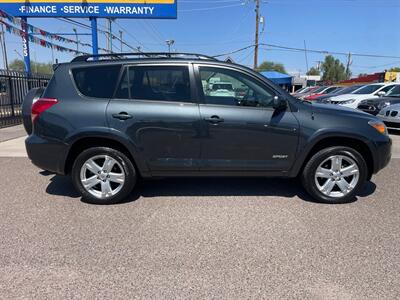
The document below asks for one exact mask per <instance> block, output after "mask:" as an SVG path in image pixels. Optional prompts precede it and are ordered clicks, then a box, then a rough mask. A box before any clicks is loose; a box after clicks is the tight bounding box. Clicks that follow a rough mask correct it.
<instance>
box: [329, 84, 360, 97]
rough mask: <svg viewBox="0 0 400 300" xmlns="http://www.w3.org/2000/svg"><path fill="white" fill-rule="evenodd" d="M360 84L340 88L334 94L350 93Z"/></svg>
mask: <svg viewBox="0 0 400 300" xmlns="http://www.w3.org/2000/svg"><path fill="white" fill-rule="evenodd" d="M360 87H362V85H353V86H349V87H345V88H342V89H341V90H339V91H337V92H336V93H335V94H339V95H344V94H352V93H353V92H354V91H355V90H358V89H359V88H360Z"/></svg>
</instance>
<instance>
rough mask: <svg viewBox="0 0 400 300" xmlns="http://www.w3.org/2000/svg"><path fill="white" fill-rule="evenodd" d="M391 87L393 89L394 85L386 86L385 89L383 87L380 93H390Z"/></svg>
mask: <svg viewBox="0 0 400 300" xmlns="http://www.w3.org/2000/svg"><path fill="white" fill-rule="evenodd" d="M393 87H395V86H394V85H388V86H386V87H384V88H383V89H381V90H380V92H385V93H387V92H388V91H390V90H391V89H392V88H393Z"/></svg>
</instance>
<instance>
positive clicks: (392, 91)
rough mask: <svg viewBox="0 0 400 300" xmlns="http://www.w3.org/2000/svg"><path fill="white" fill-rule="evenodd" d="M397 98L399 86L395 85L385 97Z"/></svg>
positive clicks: (399, 92)
mask: <svg viewBox="0 0 400 300" xmlns="http://www.w3.org/2000/svg"><path fill="white" fill-rule="evenodd" d="M394 95H396V96H398V95H400V84H399V85H396V86H395V87H394V88H392V89H391V90H390V91H389V92H388V93H387V94H386V96H394Z"/></svg>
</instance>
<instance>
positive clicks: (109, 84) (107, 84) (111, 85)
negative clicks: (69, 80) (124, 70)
mask: <svg viewBox="0 0 400 300" xmlns="http://www.w3.org/2000/svg"><path fill="white" fill-rule="evenodd" d="M120 69H121V66H119V65H117V66H99V67H85V68H76V69H73V70H72V75H73V77H74V80H75V84H76V86H77V87H78V90H79V92H81V93H82V94H83V95H85V96H87V97H93V98H111V97H112V96H113V93H114V90H115V86H116V84H117V80H118V75H119V71H120Z"/></svg>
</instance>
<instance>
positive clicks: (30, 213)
mask: <svg viewBox="0 0 400 300" xmlns="http://www.w3.org/2000/svg"><path fill="white" fill-rule="evenodd" d="M394 141H395V145H394V157H400V156H399V152H397V150H396V149H400V148H399V145H400V141H399V137H398V136H395V137H394ZM13 143H14V144H13ZM11 144H12V145H11V146H10V143H8V145H9V147H14V148H15V149H17V148H18V149H19V148H20V146H18V145H20V144H21V142H19V141H17V140H14V141H13V142H12V143H11ZM0 156H4V155H1V144H0ZM21 156H23V155H21ZM0 166H1V167H0V168H1V175H2V176H1V180H0V191H1V193H0V201H1V207H2V208H1V210H0V235H1V241H2V242H1V244H0V295H1V296H0V298H4V299H12V298H83V297H84V298H111V297H113V298H211V297H213V298H230V299H231V298H257V299H259V298H278V297H279V298H311V299H332V298H338V299H350V298H351V299H396V298H397V299H398V298H400V275H399V274H400V196H399V195H400V186H399V177H398V176H399V169H400V159H396V158H394V159H393V160H392V161H391V163H390V165H389V166H388V167H387V168H386V169H384V170H383V171H382V172H381V173H379V174H378V175H377V176H374V177H373V179H372V182H371V183H368V184H367V185H366V187H365V189H364V191H363V192H362V194H361V195H360V197H358V199H357V201H355V202H353V203H349V204H344V205H324V204H317V203H313V202H310V201H309V198H308V197H307V196H306V194H305V193H304V192H303V190H302V188H301V186H300V184H299V183H298V182H297V181H296V180H287V179H286V180H282V179H263V178H257V179H251V178H247V179H241V178H235V179H167V180H158V181H147V182H143V183H141V184H140V186H139V187H138V189H137V191H136V193H135V194H134V195H132V197H131V199H130V200H129V201H127V202H126V203H122V204H118V205H113V206H96V205H89V204H86V203H84V202H82V201H81V200H80V198H79V197H78V194H77V193H76V191H75V190H74V188H73V187H72V184H71V181H70V180H69V179H68V177H62V176H55V175H52V174H48V173H46V172H43V171H41V170H39V169H38V168H36V167H34V166H33V165H32V164H31V163H30V162H29V160H28V159H27V158H25V157H0Z"/></svg>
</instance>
